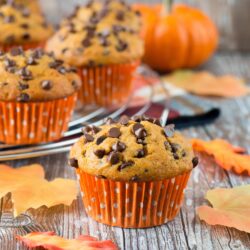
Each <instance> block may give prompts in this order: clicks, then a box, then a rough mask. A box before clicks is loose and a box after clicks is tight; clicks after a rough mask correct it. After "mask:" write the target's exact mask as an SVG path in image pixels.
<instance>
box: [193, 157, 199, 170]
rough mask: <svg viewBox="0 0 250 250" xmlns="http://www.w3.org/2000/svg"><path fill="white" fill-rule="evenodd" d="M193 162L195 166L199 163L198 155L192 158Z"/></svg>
mask: <svg viewBox="0 0 250 250" xmlns="http://www.w3.org/2000/svg"><path fill="white" fill-rule="evenodd" d="M192 163H193V167H194V168H195V167H196V166H197V165H198V164H199V158H198V157H194V158H193V159H192Z"/></svg>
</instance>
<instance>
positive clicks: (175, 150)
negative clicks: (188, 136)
mask: <svg viewBox="0 0 250 250" xmlns="http://www.w3.org/2000/svg"><path fill="white" fill-rule="evenodd" d="M170 146H171V150H172V152H173V153H176V152H177V151H178V150H179V149H180V148H181V146H180V145H179V144H176V143H170Z"/></svg>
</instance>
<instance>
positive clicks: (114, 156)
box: [108, 152, 120, 165]
mask: <svg viewBox="0 0 250 250" xmlns="http://www.w3.org/2000/svg"><path fill="white" fill-rule="evenodd" d="M108 161H109V162H110V163H111V164H112V165H115V164H117V163H118V162H119V161H120V154H119V153H118V152H111V153H110V154H109V156H108Z"/></svg>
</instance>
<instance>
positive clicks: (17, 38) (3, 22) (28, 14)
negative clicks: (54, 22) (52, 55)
mask: <svg viewBox="0 0 250 250" xmlns="http://www.w3.org/2000/svg"><path fill="white" fill-rule="evenodd" d="M0 30H1V36H0V43H1V44H6V45H13V44H14V45H15V44H16V45H17V44H18V45H21V44H24V43H33V42H43V41H45V40H47V39H48V38H49V36H51V34H52V32H53V29H52V27H51V26H49V25H48V24H47V23H46V21H45V19H44V17H43V16H42V15H41V14H39V13H38V12H35V11H31V10H30V9H29V8H28V7H27V6H25V5H21V4H15V3H10V4H5V5H1V6H0Z"/></svg>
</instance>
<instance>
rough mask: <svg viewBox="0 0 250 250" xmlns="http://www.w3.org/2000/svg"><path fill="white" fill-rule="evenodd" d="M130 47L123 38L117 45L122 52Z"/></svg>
mask: <svg viewBox="0 0 250 250" xmlns="http://www.w3.org/2000/svg"><path fill="white" fill-rule="evenodd" d="M127 48H128V44H127V43H126V42H124V41H122V40H119V42H118V44H117V45H116V50H117V51H119V52H122V51H124V50H126V49H127Z"/></svg>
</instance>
